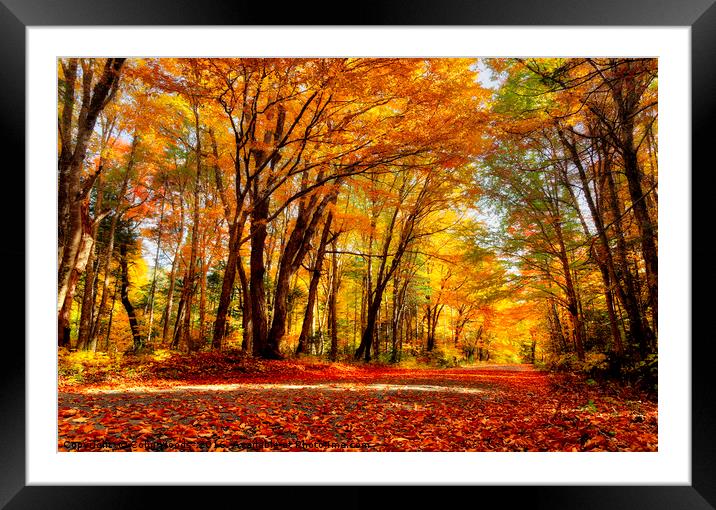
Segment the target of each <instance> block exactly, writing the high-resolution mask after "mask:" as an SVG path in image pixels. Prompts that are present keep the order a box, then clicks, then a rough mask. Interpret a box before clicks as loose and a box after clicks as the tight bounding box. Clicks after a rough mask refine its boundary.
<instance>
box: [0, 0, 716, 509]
mask: <svg viewBox="0 0 716 510" xmlns="http://www.w3.org/2000/svg"><path fill="white" fill-rule="evenodd" d="M715 1H716V0H629V1H628V2H627V0H601V1H594V0H540V1H539V2H534V1H530V0H441V1H432V2H430V1H428V0H417V1H412V2H405V1H401V0H390V1H382V2H375V1H365V2H360V3H345V4H343V5H342V6H339V5H338V2H336V3H331V4H328V5H326V6H323V5H320V3H316V2H294V3H293V4H287V5H285V6H281V7H280V8H279V7H278V6H277V5H273V4H268V3H265V2H248V1H245V0H236V1H228V0H201V1H200V2H199V1H196V0H121V1H120V0H60V1H58V0H55V1H53V0H0V91H1V93H0V105H2V108H1V109H0V125H2V136H1V137H0V144H1V146H2V152H0V154H2V156H3V157H2V159H0V162H1V163H0V173H2V176H3V180H4V187H5V188H6V190H12V191H9V193H8V194H7V195H5V197H8V196H9V195H11V196H14V197H15V198H14V199H15V200H19V203H14V204H13V203H12V202H8V201H7V200H6V199H4V200H2V201H0V203H1V204H2V207H3V211H2V213H3V216H2V218H5V221H3V227H2V238H3V242H2V243H0V254H2V259H3V260H2V266H0V267H2V269H3V273H5V276H4V278H3V283H5V285H4V286H3V287H2V292H1V293H0V303H1V304H0V310H2V311H3V312H4V314H5V316H6V317H8V319H9V320H8V321H7V322H6V325H7V326H11V327H15V328H18V330H16V331H14V332H11V330H8V329H7V328H5V329H4V335H3V339H2V344H3V351H2V352H3V354H4V356H3V358H4V362H3V363H2V369H0V378H2V386H0V388H1V392H0V394H1V395H2V400H1V401H0V434H1V436H0V465H1V466H2V468H0V473H2V474H1V476H0V507H2V508H7V509H26V508H27V509H35V508H37V509H41V508H42V509H45V508H47V509H50V508H51V509H65V508H66V509H73V510H76V509H83V508H98V509H106V508H142V507H144V506H147V505H148V504H149V503H150V501H151V499H150V498H152V497H158V498H159V501H160V502H161V503H160V505H161V506H164V507H166V508H172V509H173V508H178V507H181V508H183V507H191V508H197V507H198V506H209V505H212V504H214V505H217V504H222V502H221V501H220V500H218V498H217V497H218V496H219V497H222V498H224V497H227V496H228V497H229V498H230V499H229V504H230V505H238V504H244V505H247V506H248V505H253V504H257V503H258V504H259V505H260V506H265V505H267V504H268V506H269V507H274V506H279V505H291V506H294V505H295V504H297V503H298V504H300V503H303V504H307V505H309V506H311V507H314V508H315V507H319V506H321V507H327V506H336V505H337V506H340V507H343V508H346V507H350V508H361V507H364V506H377V505H379V504H380V503H385V502H387V501H388V499H396V498H397V499H399V504H400V506H408V505H413V504H415V503H420V504H423V505H426V504H430V505H431V506H433V505H443V504H466V503H467V504H469V505H485V504H493V505H494V504H496V503H495V502H494V501H500V502H501V503H500V504H504V505H509V506H513V505H514V506H517V507H527V508H549V509H558V508H569V509H572V508H574V509H579V510H590V509H614V510H616V509H630V510H636V509H649V510H655V509H676V510H681V509H694V510H701V509H704V510H705V509H712V510H713V509H714V508H716V441H714V434H715V433H716V419H715V417H714V410H715V408H716V406H715V405H714V401H715V399H714V394H715V393H716V392H714V391H712V390H711V386H712V385H713V380H712V379H711V373H710V371H711V364H712V363H713V359H714V348H713V345H714V343H716V342H714V340H715V339H714V338H713V337H714V335H713V334H712V333H711V327H710V324H709V323H708V320H707V319H708V317H709V312H711V313H713V312H712V311H711V302H710V300H709V295H710V291H711V292H713V289H714V288H715V286H714V284H716V278H714V275H715V273H716V271H715V270H714V267H715V266H714V260H716V257H715V255H716V250H714V248H712V247H711V246H710V245H709V243H708V239H709V238H711V237H712V232H711V230H710V229H711V228H712V225H711V218H712V217H714V211H713V206H712V204H713V198H711V197H710V195H711V192H710V190H712V189H714V186H715V185H716V178H715V175H716V170H715V169H714V168H713V167H714V165H713V163H712V161H713V158H714V156H713V150H712V149H711V146H712V145H713V143H714V142H713V140H714V137H713V128H712V125H713V124H714V121H716V118H715V116H716V109H715V108H714V106H715V105H716V5H714V2H715ZM338 7H340V8H338ZM108 25H125V26H131V25H155V26H162V25H184V26H195V25H334V26H343V25H422V26H435V25H450V26H452V25H455V26H457V25H462V26H474V25H498V26H506V25H513V26H519V25H522V26H529V25H542V26H598V25H602V26H683V27H691V69H692V76H691V78H692V89H691V92H692V126H691V129H692V169H688V168H686V169H681V170H682V171H683V173H684V178H689V176H690V178H691V179H692V181H691V182H692V199H691V215H692V246H691V254H692V255H691V264H692V266H691V270H692V275H696V276H697V278H693V277H692V295H691V296H684V299H689V298H691V299H692V312H691V313H692V335H691V337H692V338H684V339H683V341H684V342H685V343H687V342H691V352H692V416H691V420H692V437H691V439H692V451H691V460H692V468H691V485H690V486H670V485H666V486H662V485H649V486H630V485H624V486H622V485H619V486H596V485H589V486H559V485H556V486H553V485H550V486H509V487H506V486H471V487H441V488H436V487H425V486H412V487H401V488H400V490H398V489H396V488H393V489H391V490H390V491H384V492H385V493H384V494H376V493H375V488H374V487H361V486H349V487H335V488H333V490H332V491H331V494H330V495H329V493H328V492H326V488H320V489H319V488H317V487H308V486H289V487H285V488H281V490H278V488H276V487H274V488H268V487H211V488H209V487H204V488H199V490H195V489H197V488H193V487H179V486H162V487H142V486H116V485H113V486H87V487H85V486H27V485H26V482H25V481H26V478H25V473H26V471H25V470H26V457H25V440H26V437H25V363H24V360H25V346H24V344H23V343H22V342H21V341H20V338H22V337H24V336H25V331H24V325H23V324H17V323H18V322H19V321H18V319H17V318H18V317H19V316H20V313H22V312H24V313H25V317H26V318H27V315H26V313H27V310H26V309H25V305H26V303H25V299H24V292H20V291H19V289H24V288H25V281H24V272H25V271H31V270H32V268H30V267H27V266H26V264H25V262H24V261H25V255H26V254H25V243H24V240H25V225H24V222H23V223H21V222H18V221H16V220H15V218H16V217H17V214H18V213H17V211H18V210H23V211H24V208H25V205H24V193H22V192H21V190H23V191H25V192H30V190H26V189H25V173H24V171H23V169H24V168H25V164H24V152H23V150H22V149H21V148H22V147H24V146H25V134H26V133H25V104H26V100H28V98H26V96H25V80H26V74H25V58H26V53H25V50H26V48H25V35H26V32H25V29H26V28H27V27H29V26H108ZM11 162H12V163H11ZM694 170H695V171H694ZM709 182H711V184H710V185H709ZM20 267H22V268H23V269H24V271H20V270H19V268H20ZM21 275H22V276H21ZM8 276H9V279H8V278H7V277H8ZM13 277H14V280H13ZM27 306H32V303H27ZM20 308H22V310H20ZM555 483H558V482H555ZM237 489H238V490H237ZM458 497H459V499H458ZM256 498H258V501H256ZM387 498H388V499H387ZM463 498H466V499H467V502H466V503H462V501H460V500H462V499H463ZM254 501H256V503H254ZM468 502H469V503H468Z"/></svg>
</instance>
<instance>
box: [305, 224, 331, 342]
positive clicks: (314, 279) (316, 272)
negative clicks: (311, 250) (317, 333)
mask: <svg viewBox="0 0 716 510" xmlns="http://www.w3.org/2000/svg"><path fill="white" fill-rule="evenodd" d="M332 222H333V213H332V212H329V213H328V217H327V218H326V222H325V224H324V225H323V232H321V240H320V242H319V244H318V251H317V252H316V260H315V263H314V266H313V270H312V271H311V280H310V282H309V284H308V298H307V300H306V313H305V314H304V317H303V323H302V325H301V334H300V335H299V337H298V345H297V347H296V354H302V353H304V352H306V346H307V342H308V339H309V336H310V335H311V333H312V331H311V329H312V328H311V325H312V324H313V307H314V304H315V302H316V295H317V294H318V283H319V281H320V279H321V270H322V269H321V268H322V266H323V259H324V257H325V254H326V245H327V244H328V235H329V234H330V231H331V223H332Z"/></svg>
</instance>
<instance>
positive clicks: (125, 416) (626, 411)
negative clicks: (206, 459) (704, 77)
mask: <svg viewBox="0 0 716 510" xmlns="http://www.w3.org/2000/svg"><path fill="white" fill-rule="evenodd" d="M567 388H568V387H567V385H564V384H559V382H558V381H557V380H555V379H554V378H552V377H551V376H549V375H547V374H545V373H543V372H538V371H534V370H532V369H531V367H526V366H522V365H509V366H491V367H489V368H484V367H483V368H477V369H474V368H459V369H443V370H408V369H390V368H388V369H381V368H367V369H351V370H345V371H337V370H318V371H315V372H312V371H306V373H304V374H298V375H296V374H292V375H291V376H290V377H286V376H283V377H282V376H281V375H280V374H278V375H277V374H271V373H267V374H262V375H260V376H258V377H256V376H254V377H246V378H243V379H242V378H239V379H235V380H232V381H229V382H226V383H221V382H217V381H214V382H196V381H182V382H174V383H166V382H165V383H163V384H153V383H152V384H145V385H143V386H135V387H123V388H112V387H108V386H105V387H102V386H100V387H86V388H78V389H75V390H72V391H63V392H60V394H59V431H60V434H59V441H58V449H59V450H61V451H68V450H70V451H78V450H79V451H256V450H260V451H594V450H609V451H654V450H656V448H657V437H656V433H657V415H656V403H655V402H647V401H642V400H634V399H626V398H623V397H621V398H620V397H617V396H615V395H608V394H607V393H606V392H604V391H600V390H599V389H598V388H595V387H589V386H586V385H580V386H579V387H578V388H577V389H574V388H570V389H567Z"/></svg>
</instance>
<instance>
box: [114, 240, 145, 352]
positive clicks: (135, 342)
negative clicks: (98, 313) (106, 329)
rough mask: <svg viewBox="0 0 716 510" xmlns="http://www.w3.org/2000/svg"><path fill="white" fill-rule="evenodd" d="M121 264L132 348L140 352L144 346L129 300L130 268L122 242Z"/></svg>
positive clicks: (122, 299) (122, 294)
mask: <svg viewBox="0 0 716 510" xmlns="http://www.w3.org/2000/svg"><path fill="white" fill-rule="evenodd" d="M119 264H120V267H121V271H122V286H121V288H120V299H121V301H122V304H123V305H124V309H125V310H126V311H127V317H128V318H129V328H130V329H131V331H132V350H133V351H134V352H139V351H140V350H141V348H142V346H143V342H142V337H141V335H140V333H139V324H138V323H137V316H136V313H135V310H134V306H133V305H132V302H131V301H130V300H129V285H130V283H129V269H128V265H127V244H126V243H122V244H120V246H119Z"/></svg>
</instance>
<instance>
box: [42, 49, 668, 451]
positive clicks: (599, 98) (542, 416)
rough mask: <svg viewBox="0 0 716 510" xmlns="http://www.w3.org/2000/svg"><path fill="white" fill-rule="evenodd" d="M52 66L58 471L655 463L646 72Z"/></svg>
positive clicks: (266, 61) (242, 61) (362, 63)
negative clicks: (201, 460)
mask: <svg viewBox="0 0 716 510" xmlns="http://www.w3.org/2000/svg"><path fill="white" fill-rule="evenodd" d="M56 66H57V69H56V74H57V87H56V88H57V112H56V115H57V117H56V119H57V160H56V161H57V181H56V185H57V207H56V214H57V230H56V235H57V301H56V304H57V329H56V331H57V346H56V349H57V351H56V355H57V358H56V359H57V365H56V366H57V391H58V393H57V406H58V407H57V450H58V451H60V452H276V451H281V452H371V451H373V452H656V451H658V412H657V410H658V386H657V381H658V331H657V326H658V256H657V252H658V224H657V217H658V214H657V210H658V177H657V174H658V171H657V169H658V123H657V114H658V60H657V59H656V58H641V57H638V56H635V57H630V58H624V57H620V58H610V57H599V58H594V57H592V58H584V57H579V56H575V57H570V58H566V57H559V58H557V57H550V58H547V57H539V58H530V57H522V58H515V57H510V58H498V57H489V58H488V57H475V58H465V57H461V58H443V57H440V58H437V57H426V58H421V57H410V58H406V57H400V58H387V57H385V58H383V57H380V58H377V57H370V58H369V57H346V58H337V57H336V58H223V57H222V58H198V57H192V58H155V57H146V58H145V57H131V58H81V57H63V58H59V59H57V60H56ZM48 83H52V82H48ZM48 109H49V108H48ZM663 111H664V115H666V109H664V110H663ZM664 136H666V134H665V135H664ZM664 155H666V153H664ZM667 187H668V186H667ZM53 214H54V212H53ZM54 233H55V232H54V231H52V232H50V234H49V235H50V237H51V235H53V234H54ZM50 251H51V250H50ZM665 260H667V259H665ZM665 263H666V262H665ZM48 280H51V278H48ZM664 331H666V330H664ZM665 334H666V333H665ZM667 336H668V335H667ZM53 384H54V383H53ZM53 398H54V397H53ZM259 456H260V455H259Z"/></svg>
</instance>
